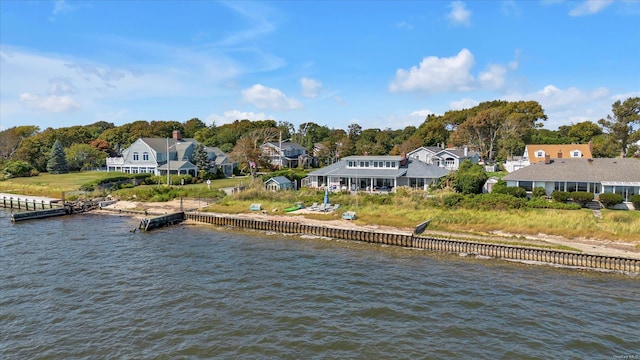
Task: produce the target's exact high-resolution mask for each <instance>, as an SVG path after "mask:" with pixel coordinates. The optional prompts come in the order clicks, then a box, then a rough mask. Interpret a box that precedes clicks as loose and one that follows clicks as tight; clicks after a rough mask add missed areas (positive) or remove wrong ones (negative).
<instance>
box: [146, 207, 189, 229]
mask: <svg viewBox="0 0 640 360" xmlns="http://www.w3.org/2000/svg"><path fill="white" fill-rule="evenodd" d="M185 219H186V216H185V214H184V211H181V212H177V213H171V214H166V215H161V216H157V217H154V218H150V219H142V220H141V221H140V226H139V227H138V228H139V229H142V230H144V231H149V230H153V229H155V228H159V227H163V226H169V225H174V224H178V223H181V222H183V221H184V220H185Z"/></svg>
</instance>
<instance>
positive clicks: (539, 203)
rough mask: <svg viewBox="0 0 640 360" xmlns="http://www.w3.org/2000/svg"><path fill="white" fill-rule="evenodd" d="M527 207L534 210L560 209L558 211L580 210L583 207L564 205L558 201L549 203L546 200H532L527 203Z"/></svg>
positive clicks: (539, 198)
mask: <svg viewBox="0 0 640 360" xmlns="http://www.w3.org/2000/svg"><path fill="white" fill-rule="evenodd" d="M527 207H530V208H532V209H558V210H579V209H580V208H581V207H580V205H578V204H574V203H564V202H557V201H548V200H547V199H545V198H542V197H537V198H531V199H530V200H529V201H527Z"/></svg>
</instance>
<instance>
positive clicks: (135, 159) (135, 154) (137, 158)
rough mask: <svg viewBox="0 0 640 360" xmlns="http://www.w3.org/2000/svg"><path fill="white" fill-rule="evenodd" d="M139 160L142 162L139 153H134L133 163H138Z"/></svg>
mask: <svg viewBox="0 0 640 360" xmlns="http://www.w3.org/2000/svg"><path fill="white" fill-rule="evenodd" d="M138 160H140V159H139V155H138V153H137V152H134V153H133V161H138Z"/></svg>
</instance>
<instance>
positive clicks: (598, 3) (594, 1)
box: [569, 0, 613, 16]
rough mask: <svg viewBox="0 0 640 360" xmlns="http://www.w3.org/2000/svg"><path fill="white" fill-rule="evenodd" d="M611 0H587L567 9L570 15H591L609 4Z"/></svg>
mask: <svg viewBox="0 0 640 360" xmlns="http://www.w3.org/2000/svg"><path fill="white" fill-rule="evenodd" d="M612 3H613V0H587V1H585V2H583V3H582V4H580V5H578V6H576V7H574V8H573V9H571V11H569V15H570V16H584V15H593V14H596V13H599V12H600V11H602V10H604V9H605V8H606V7H607V6H609V5H611V4H612Z"/></svg>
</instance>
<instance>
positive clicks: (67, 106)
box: [20, 93, 80, 113]
mask: <svg viewBox="0 0 640 360" xmlns="http://www.w3.org/2000/svg"><path fill="white" fill-rule="evenodd" d="M20 102H21V103H22V104H24V105H25V106H26V107H27V108H30V109H37V110H44V111H46V112H53V113H62V112H71V111H75V110H78V109H79V108H80V104H78V103H77V102H76V101H75V100H73V99H72V98H71V97H69V96H58V95H49V96H40V95H35V94H30V93H24V94H21V95H20Z"/></svg>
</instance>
